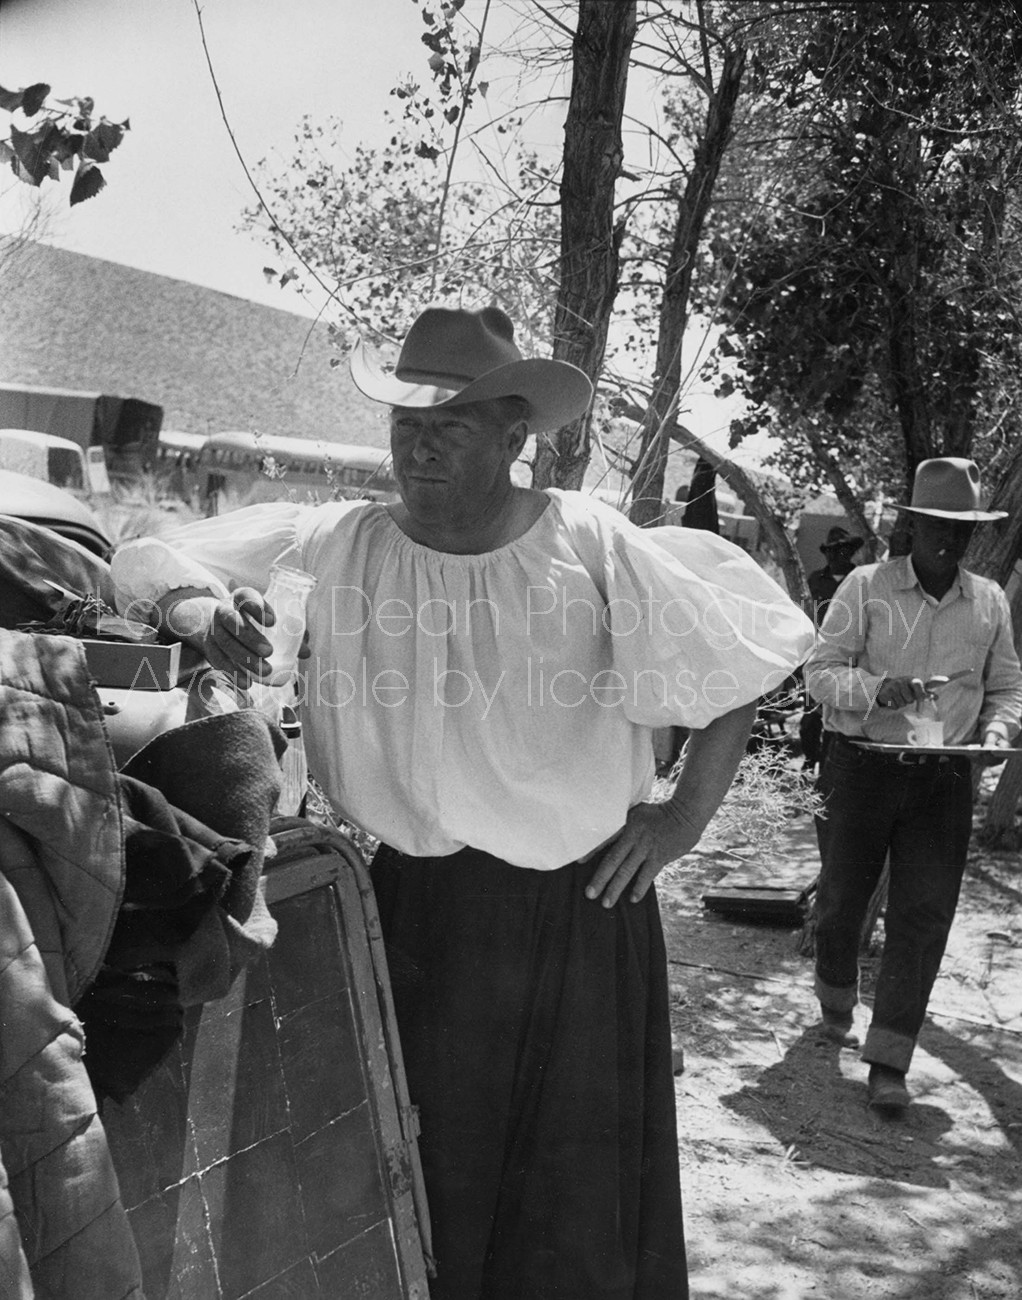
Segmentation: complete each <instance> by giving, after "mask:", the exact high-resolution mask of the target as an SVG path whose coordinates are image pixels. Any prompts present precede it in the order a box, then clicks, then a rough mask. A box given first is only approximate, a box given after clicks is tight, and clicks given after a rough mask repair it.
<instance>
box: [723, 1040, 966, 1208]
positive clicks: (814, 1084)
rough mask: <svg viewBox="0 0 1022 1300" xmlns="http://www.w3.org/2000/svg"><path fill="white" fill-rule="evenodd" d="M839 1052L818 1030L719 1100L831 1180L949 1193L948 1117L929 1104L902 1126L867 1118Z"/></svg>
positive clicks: (861, 1087) (862, 1092) (859, 1085)
mask: <svg viewBox="0 0 1022 1300" xmlns="http://www.w3.org/2000/svg"><path fill="white" fill-rule="evenodd" d="M843 1050H844V1051H845V1054H846V1059H847V1058H848V1055H849V1054H848V1053H847V1049H842V1048H840V1047H838V1046H837V1044H836V1043H832V1042H830V1041H829V1040H828V1039H826V1038H824V1037H823V1036H822V1034H821V1032H820V1030H819V1028H818V1027H817V1026H812V1027H810V1028H808V1029H806V1030H804V1031H803V1033H802V1034H801V1035H800V1036H799V1038H798V1039H796V1040H795V1042H794V1043H793V1044H792V1045H791V1046H790V1047H789V1048H788V1050H787V1051H786V1052H785V1054H784V1056H783V1058H782V1059H781V1060H780V1061H778V1062H777V1063H776V1064H774V1065H770V1066H767V1067H766V1068H765V1069H764V1070H763V1071H762V1072H761V1073H760V1074H759V1075H758V1076H757V1078H756V1080H755V1082H754V1083H751V1084H747V1085H746V1086H745V1087H743V1088H740V1089H739V1090H738V1091H737V1092H733V1093H730V1094H728V1095H725V1096H723V1097H721V1099H720V1100H721V1103H722V1104H723V1105H724V1106H726V1107H728V1109H730V1110H732V1111H733V1112H734V1113H735V1114H736V1115H740V1116H742V1117H743V1118H745V1119H748V1120H752V1121H753V1122H755V1123H757V1124H761V1125H765V1126H766V1127H767V1128H768V1129H769V1131H770V1132H771V1133H772V1134H773V1136H774V1137H775V1138H776V1139H777V1141H778V1142H780V1143H781V1145H782V1146H783V1148H784V1149H785V1150H786V1151H788V1152H790V1154H791V1158H792V1159H795V1160H799V1161H802V1162H806V1163H808V1164H812V1165H815V1166H817V1167H818V1168H821V1169H829V1170H831V1171H833V1172H835V1173H842V1174H853V1175H856V1176H858V1177H867V1178H881V1179H893V1180H896V1181H898V1182H907V1183H912V1184H915V1185H917V1186H920V1187H929V1188H947V1187H948V1186H949V1182H948V1177H947V1173H946V1171H945V1169H943V1168H942V1167H941V1165H942V1164H943V1163H944V1162H945V1159H946V1152H944V1151H943V1149H941V1148H940V1147H938V1145H937V1143H938V1140H939V1138H940V1136H941V1135H942V1134H944V1133H946V1132H947V1131H948V1130H949V1129H950V1128H951V1125H952V1121H951V1118H950V1116H949V1115H948V1114H947V1113H946V1112H945V1111H944V1110H943V1109H942V1108H941V1107H940V1106H937V1105H934V1104H932V1103H928V1102H925V1101H923V1102H917V1103H915V1104H914V1105H913V1106H912V1107H911V1108H910V1109H909V1111H908V1112H906V1117H905V1118H904V1119H901V1120H891V1119H887V1118H885V1117H884V1116H882V1115H879V1114H877V1113H876V1112H875V1111H872V1110H871V1109H870V1108H869V1106H868V1105H867V1101H866V1067H865V1065H863V1066H862V1075H861V1079H855V1078H849V1077H846V1075H845V1074H844V1073H843V1071H842V1069H841V1054H842V1051H843Z"/></svg>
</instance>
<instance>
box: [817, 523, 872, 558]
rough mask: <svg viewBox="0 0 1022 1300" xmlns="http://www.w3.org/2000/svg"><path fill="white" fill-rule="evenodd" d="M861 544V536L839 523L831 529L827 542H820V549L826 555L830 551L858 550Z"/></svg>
mask: <svg viewBox="0 0 1022 1300" xmlns="http://www.w3.org/2000/svg"><path fill="white" fill-rule="evenodd" d="M861 545H862V538H861V537H856V536H855V535H854V534H853V533H850V532H849V531H848V529H847V528H842V527H840V525H839V526H838V527H836V528H832V529H831V530H830V532H829V533H828V534H827V540H826V541H825V542H821V543H820V550H821V551H823V553H824V554H825V555H826V553H827V552H828V551H857V550H858V549H859V547H860V546H861Z"/></svg>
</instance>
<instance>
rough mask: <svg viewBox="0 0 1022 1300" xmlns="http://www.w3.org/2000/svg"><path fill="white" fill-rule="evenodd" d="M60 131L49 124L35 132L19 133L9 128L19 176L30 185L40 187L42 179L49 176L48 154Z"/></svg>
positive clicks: (14, 128) (15, 128)
mask: <svg viewBox="0 0 1022 1300" xmlns="http://www.w3.org/2000/svg"><path fill="white" fill-rule="evenodd" d="M59 138H60V131H59V129H58V128H57V127H55V126H54V125H53V124H52V123H51V122H47V123H46V124H45V125H44V126H41V127H39V129H38V130H36V131H19V130H18V128H17V127H16V126H12V127H11V145H12V146H13V148H14V152H15V154H16V155H17V158H18V162H19V163H20V164H21V170H20V171H19V175H20V176H21V179H22V180H24V181H27V182H28V183H29V184H30V185H41V184H42V181H43V178H44V177H45V176H47V175H49V170H50V154H51V153H52V152H53V148H54V145H55V143H56V142H57V140H59Z"/></svg>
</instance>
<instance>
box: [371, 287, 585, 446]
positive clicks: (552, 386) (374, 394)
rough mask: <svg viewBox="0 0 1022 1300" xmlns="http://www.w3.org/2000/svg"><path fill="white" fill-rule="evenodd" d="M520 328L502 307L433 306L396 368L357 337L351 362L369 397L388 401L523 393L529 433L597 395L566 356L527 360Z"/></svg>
mask: <svg viewBox="0 0 1022 1300" xmlns="http://www.w3.org/2000/svg"><path fill="white" fill-rule="evenodd" d="M514 332H515V330H514V325H512V323H511V320H510V318H509V317H508V316H507V315H506V314H505V313H504V312H503V311H501V309H500V308H499V307H484V308H483V309H482V310H481V311H464V310H462V309H461V308H450V307H428V308H427V309H426V310H425V311H424V312H423V313H422V314H421V315H420V316H419V317H417V319H416V320H415V321H414V322H413V324H412V327H411V329H410V330H409V331H408V334H407V337H406V338H405V341H404V344H403V345H402V348H401V353H400V356H399V357H398V359H397V365H396V366H395V367H394V373H393V374H387V373H385V372H384V371H383V370H382V369H381V368H380V367H379V366H378V365H377V364H376V362H375V361H373V360H371V359H370V357H369V356H368V355H367V353H366V350H365V347H364V345H363V344H362V341H361V340H359V341H358V342H357V343H356V344H355V347H354V348H353V350H352V353H351V357H350V359H349V362H348V365H349V368H350V370H351V378H352V380H353V382H354V384H355V387H356V388H357V389H358V390H359V391H360V392H362V393H364V394H365V395H366V397H369V398H371V399H372V400H373V401H374V402H386V403H387V405H388V406H408V407H420V408H432V409H436V408H443V407H449V406H452V407H453V406H464V405H465V404H466V403H468V402H485V401H488V400H489V399H491V398H494V397H522V398H524V399H525V400H526V401H527V402H528V403H529V406H530V408H531V414H530V418H529V432H530V433H542V432H544V431H550V430H552V429H559V428H560V427H561V426H562V425H565V424H568V423H570V421H572V420H574V419H577V418H578V416H580V415H581V414H582V412H583V411H584V410H585V409H586V407H587V406H588V405H589V403H590V401H591V400H592V396H593V386H592V384H591V383H590V382H589V378H588V376H587V375H586V374H585V372H584V371H582V370H579V368H578V367H577V366H573V365H570V364H569V363H568V362H567V361H544V360H539V359H537V360H527V359H526V358H524V357H523V356H522V354H521V352H519V350H518V347H517V345H516V344H515V341H514Z"/></svg>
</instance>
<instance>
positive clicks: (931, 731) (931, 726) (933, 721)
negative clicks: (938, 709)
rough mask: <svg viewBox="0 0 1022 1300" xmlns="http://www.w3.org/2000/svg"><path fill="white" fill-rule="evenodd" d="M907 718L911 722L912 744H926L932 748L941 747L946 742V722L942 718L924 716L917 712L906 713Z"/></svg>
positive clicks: (910, 734) (909, 740)
mask: <svg viewBox="0 0 1022 1300" xmlns="http://www.w3.org/2000/svg"><path fill="white" fill-rule="evenodd" d="M905 719H906V721H907V722H908V724H909V731H908V743H909V744H910V745H925V746H926V747H927V748H930V749H939V748H940V747H941V746H942V745H943V744H944V723H943V720H942V719H941V718H923V717H920V716H919V714H917V713H916V714H912V713H906V715H905Z"/></svg>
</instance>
